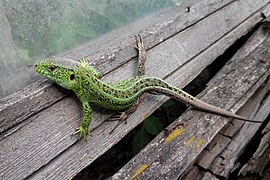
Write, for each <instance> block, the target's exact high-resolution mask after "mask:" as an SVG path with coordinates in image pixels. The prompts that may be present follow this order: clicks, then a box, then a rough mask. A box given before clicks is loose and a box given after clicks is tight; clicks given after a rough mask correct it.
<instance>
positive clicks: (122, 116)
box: [106, 111, 128, 134]
mask: <svg viewBox="0 0 270 180" xmlns="http://www.w3.org/2000/svg"><path fill="white" fill-rule="evenodd" d="M127 118H128V114H127V113H126V112H125V111H123V112H119V113H116V114H114V115H112V116H111V117H110V118H109V119H107V120H106V121H118V123H117V124H116V125H115V127H114V128H113V129H112V130H111V131H110V134H111V133H112V132H113V131H114V130H115V129H116V128H117V127H118V126H119V125H120V124H121V123H122V122H125V124H126V123H127Z"/></svg>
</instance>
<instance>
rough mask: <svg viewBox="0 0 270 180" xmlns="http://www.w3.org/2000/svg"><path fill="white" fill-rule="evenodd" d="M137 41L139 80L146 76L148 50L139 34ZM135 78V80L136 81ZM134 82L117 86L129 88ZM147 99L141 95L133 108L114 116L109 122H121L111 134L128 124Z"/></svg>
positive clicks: (122, 82)
mask: <svg viewBox="0 0 270 180" xmlns="http://www.w3.org/2000/svg"><path fill="white" fill-rule="evenodd" d="M135 39H136V43H137V44H136V46H135V49H137V50H138V61H139V64H138V67H137V75H136V78H139V77H140V76H143V75H145V61H146V49H145V47H144V43H143V39H142V36H141V35H140V34H139V35H137V36H135ZM136 78H135V79H136ZM133 82H134V79H131V80H126V81H121V82H119V83H116V84H115V86H116V87H122V88H125V87H129V86H130V85H132V84H133ZM144 97H145V94H142V95H140V96H139V97H138V98H137V99H136V101H135V102H134V104H133V105H132V106H130V107H129V108H127V109H126V110H125V111H120V112H118V113H116V114H114V115H112V116H111V117H110V118H109V119H108V120H107V121H119V122H118V123H117V124H116V126H115V127H114V128H113V129H112V130H111V132H110V134H111V133H112V132H113V131H114V130H115V129H116V128H117V127H118V126H119V125H120V124H121V123H122V122H125V123H126V122H127V118H128V116H129V114H131V113H133V112H134V111H136V109H137V107H138V106H139V104H140V102H141V101H142V100H143V98H144Z"/></svg>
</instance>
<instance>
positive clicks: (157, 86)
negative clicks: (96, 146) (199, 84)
mask: <svg viewBox="0 0 270 180" xmlns="http://www.w3.org/2000/svg"><path fill="white" fill-rule="evenodd" d="M136 39H137V46H136V48H137V49H138V51H139V59H141V62H140V63H139V67H138V76H137V77H136V78H134V79H127V80H123V81H120V82H118V83H115V84H110V83H106V82H103V81H101V80H100V79H99V78H100V77H101V74H100V73H99V72H98V71H97V70H96V69H95V68H94V67H92V66H90V65H89V64H88V63H87V61H86V60H84V59H83V60H80V61H73V60H69V59H63V58H56V57H53V58H49V59H46V60H42V61H39V62H37V63H36V64H35V65H34V68H35V70H36V71H37V72H38V73H40V74H41V75H42V76H44V77H46V78H47V79H49V80H52V81H54V82H56V83H57V84H59V85H60V86H62V87H63V88H66V89H69V90H72V91H74V92H75V94H76V95H77V96H78V98H79V99H80V101H81V103H82V109H83V118H82V121H81V125H80V127H78V128H77V129H76V132H75V134H77V133H78V134H80V138H81V137H82V136H83V137H84V139H86V135H87V134H89V131H88V126H89V125H90V121H91V115H92V108H91V106H90V103H94V104H96V105H98V106H101V107H104V108H107V109H112V110H118V111H119V110H127V111H126V113H125V112H124V113H122V114H121V115H120V116H118V117H116V118H114V119H116V120H120V121H123V120H126V118H127V116H128V114H130V113H132V112H134V111H135V110H136V108H137V106H138V104H139V102H140V101H141V100H142V98H143V96H142V94H143V93H145V92H152V93H154V94H164V95H167V96H170V97H172V98H174V99H177V100H179V101H182V102H184V103H185V104H188V105H191V106H193V107H195V108H197V109H200V110H203V111H208V112H211V113H214V114H219V115H222V116H226V117H232V118H236V119H240V120H244V121H249V122H256V123H261V122H258V121H253V120H250V119H248V118H245V117H242V116H239V115H236V114H234V113H232V112H229V111H225V110H222V109H220V108H218V107H215V106H212V105H210V104H207V103H205V102H203V101H201V100H199V99H197V98H195V97H193V96H191V95H190V94H188V93H186V92H184V91H183V90H181V89H179V88H177V87H174V86H172V85H170V84H168V83H167V82H165V81H163V80H161V79H158V78H155V77H144V76H142V75H144V61H145V57H144V56H145V52H146V51H145V49H144V46H143V42H142V39H141V37H140V36H138V37H136Z"/></svg>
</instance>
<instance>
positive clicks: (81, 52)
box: [0, 0, 263, 133]
mask: <svg viewBox="0 0 270 180" xmlns="http://www.w3.org/2000/svg"><path fill="white" fill-rule="evenodd" d="M233 1H234V0H210V1H203V2H201V3H199V4H197V5H195V6H193V7H192V8H191V11H190V12H189V13H183V11H181V12H180V13H178V12H177V11H178V9H177V8H176V9H175V10H173V13H175V15H173V17H170V18H169V19H164V20H163V21H161V23H159V24H155V25H153V26H151V27H149V28H148V29H147V30H145V31H144V32H141V34H142V35H143V37H144V40H145V42H146V45H147V49H150V48H152V47H154V46H156V45H157V44H159V43H161V42H162V41H164V40H165V39H167V38H169V37H171V36H173V35H175V33H177V32H180V31H182V30H183V29H185V28H187V27H189V26H190V25H192V24H194V23H196V22H198V21H200V20H201V19H203V18H204V17H206V16H208V15H209V14H211V13H213V12H215V11H216V10H218V9H219V8H221V7H223V6H226V5H228V4H230V3H231V2H233ZM261 6H263V4H258V7H261ZM171 13H172V12H171V11H170V10H169V12H168V11H167V12H163V14H162V16H161V15H160V16H155V17H153V18H152V19H151V22H157V21H160V17H163V16H164V18H166V17H167V14H168V15H171ZM139 23H140V22H138V23H135V24H134V25H131V26H129V27H127V28H126V29H124V30H123V29H122V28H121V29H118V30H115V31H113V32H111V33H109V34H108V35H103V36H102V37H100V38H97V39H95V40H94V41H91V42H90V43H86V44H83V45H82V46H80V47H78V48H75V49H74V50H71V51H69V52H66V53H62V54H59V56H61V57H62V56H63V57H66V58H70V59H78V58H82V57H87V58H88V59H89V62H90V64H92V65H94V66H96V67H97V68H98V69H99V70H100V71H101V72H102V73H103V74H107V73H109V72H110V71H112V70H114V69H116V68H117V67H119V66H121V65H123V64H125V63H126V62H128V61H129V60H131V59H132V58H134V57H135V56H136V55H137V52H136V51H135V49H134V45H135V40H134V38H128V39H127V38H126V37H127V36H132V37H133V36H134V35H136V34H137V33H138V32H140V31H141V30H142V29H143V28H146V27H145V26H146V25H149V24H150V23H149V22H148V23H147V21H146V22H144V23H141V24H139ZM144 25H145V26H144ZM141 26H142V27H141ZM134 27H135V28H134ZM137 27H141V29H140V28H137ZM130 29H132V31H131V30H130ZM134 29H135V30H134ZM133 30H134V31H133ZM123 31H124V32H125V33H124V32H123ZM125 71H126V73H124V74H121V75H120V76H119V77H120V78H125V77H126V74H128V76H131V75H132V72H134V69H126V70H125ZM55 91H56V92H55ZM65 94H66V93H63V92H58V90H57V88H56V86H54V85H52V83H51V82H46V81H45V82H44V81H39V82H37V84H32V85H30V86H29V87H26V88H25V89H23V90H22V91H18V92H17V93H14V94H12V95H10V96H8V97H5V98H3V99H1V100H0V115H1V116H0V133H2V132H4V131H6V130H7V129H9V128H11V127H12V126H14V125H16V124H17V123H20V122H22V121H23V120H25V119H27V118H28V117H31V116H32V115H34V114H35V113H37V112H39V111H41V110H42V109H44V108H46V107H48V106H50V105H51V104H53V103H54V102H57V101H58V100H60V99H62V98H64V97H65ZM29 104H31V106H29ZM16 110H20V112H17V111H16ZM14 112H16V115H14V114H15V113H14ZM17 113H18V115H17Z"/></svg>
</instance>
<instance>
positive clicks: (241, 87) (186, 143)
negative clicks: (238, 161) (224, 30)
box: [111, 37, 270, 179]
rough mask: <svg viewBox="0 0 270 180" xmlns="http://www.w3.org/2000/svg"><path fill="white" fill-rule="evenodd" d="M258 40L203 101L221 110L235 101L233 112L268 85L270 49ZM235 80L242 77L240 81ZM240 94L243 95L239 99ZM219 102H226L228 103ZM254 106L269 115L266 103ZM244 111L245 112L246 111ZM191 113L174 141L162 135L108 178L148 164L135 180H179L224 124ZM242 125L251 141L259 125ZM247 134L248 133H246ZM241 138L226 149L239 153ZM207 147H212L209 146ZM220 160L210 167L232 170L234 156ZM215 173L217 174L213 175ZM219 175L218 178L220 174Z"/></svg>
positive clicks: (120, 176) (224, 72)
mask: <svg viewBox="0 0 270 180" xmlns="http://www.w3.org/2000/svg"><path fill="white" fill-rule="evenodd" d="M261 39H262V37H258V39H254V38H253V41H250V42H248V45H252V46H247V47H245V48H243V49H242V50H240V51H239V52H238V53H237V54H236V55H235V56H234V58H233V59H232V61H230V62H229V63H228V65H227V66H226V67H224V68H223V70H222V71H221V72H220V73H219V74H218V75H217V76H216V78H215V79H214V80H213V81H211V84H209V87H208V89H207V90H205V91H204V93H202V94H204V96H203V97H202V99H204V100H209V101H211V102H214V103H215V102H216V104H219V106H220V107H225V109H230V108H231V107H232V106H233V104H232V102H234V101H238V102H239V103H236V104H235V105H234V106H233V109H234V111H235V110H237V109H239V108H240V107H241V105H242V104H243V101H247V99H248V98H249V97H251V96H252V95H253V94H254V93H255V92H256V90H257V89H258V88H259V87H260V86H261V85H262V84H264V83H265V82H267V81H266V79H267V78H269V76H270V68H269V65H268V64H269V63H270V62H269V58H267V55H268V54H269V53H270V48H268V46H265V44H260V43H258V42H261V41H260V40H261ZM265 43H268V44H269V37H268V40H265ZM254 45H255V47H254ZM259 59H263V60H266V62H265V63H262V62H260V61H258V60H259ZM237 77H242V78H240V79H239V78H237ZM254 78H255V79H256V80H255V79H254ZM253 80H255V81H253ZM240 92H241V93H240ZM243 93H244V94H245V96H244V97H242V98H241V96H243ZM221 99H229V101H224V100H221ZM233 99H234V100H233ZM252 99H253V98H252ZM255 101H256V104H259V103H260V99H259V100H257V99H255ZM248 103H250V102H248ZM239 104H241V105H239ZM253 105H254V104H253ZM248 107H249V106H248ZM255 107H257V108H254V109H253V110H251V111H252V112H253V113H254V112H258V109H264V112H265V115H266V114H269V108H268V109H267V110H266V109H265V108H266V107H269V104H266V105H265V107H263V106H261V107H260V108H258V106H255ZM244 112H245V113H248V111H247V110H245V111H244ZM249 113H250V111H249ZM191 114H192V111H188V112H187V113H185V114H184V115H183V116H182V117H181V118H180V119H181V120H183V119H184V120H188V124H187V125H186V126H185V127H184V128H180V130H179V129H178V130H175V131H174V132H173V133H174V135H176V137H174V138H172V139H173V141H170V142H167V141H168V138H164V135H163V134H162V133H161V134H160V135H158V136H157V137H156V138H155V139H154V140H153V141H152V142H151V143H150V144H149V145H147V147H146V148H145V149H144V150H142V151H141V153H139V154H138V155H137V156H136V157H134V158H133V159H132V160H131V161H130V162H129V163H128V164H127V165H126V166H125V167H123V168H122V169H121V170H120V171H119V172H118V173H116V174H115V175H114V176H113V177H112V178H111V179H129V178H130V177H132V176H133V175H134V174H136V172H137V170H138V169H140V168H141V167H142V166H143V165H147V168H145V169H144V171H143V172H141V174H140V175H139V176H138V177H137V179H149V178H151V179H166V178H167V179H178V178H179V177H181V175H183V173H184V172H185V171H186V169H187V168H188V166H190V165H191V164H192V163H193V162H194V161H195V159H196V158H197V157H198V154H199V153H200V152H201V151H202V149H204V147H205V146H206V145H207V144H208V143H209V142H210V141H211V140H212V139H213V137H214V136H215V135H216V134H217V133H218V132H219V130H220V129H221V128H222V127H223V126H224V125H225V124H226V122H224V121H219V120H217V119H222V118H221V117H216V116H215V117H216V118H213V116H212V115H205V116H200V115H199V114H201V113H198V114H196V115H193V117H191ZM243 115H248V114H243ZM261 115H262V114H261V113H257V114H256V117H255V119H256V120H264V119H265V118H266V116H265V115H264V116H261ZM198 120H199V121H198ZM235 122H236V121H235V120H234V121H233V122H232V123H233V124H234V123H235ZM242 124H244V126H243V128H242V132H245V134H246V136H247V137H250V138H252V136H253V134H254V133H255V132H256V129H258V128H259V126H260V125H259V124H256V125H254V124H252V123H243V122H242ZM246 132H248V134H247V133H246ZM177 133H178V134H177ZM172 135H173V134H172ZM169 137H170V136H169ZM243 137H245V135H243V134H239V136H237V138H235V139H234V141H235V140H236V139H237V141H236V142H241V141H242V142H243V143H242V144H240V145H237V146H236V144H237V143H235V144H232V145H234V146H232V145H230V144H229V146H227V148H228V149H229V150H234V151H235V150H236V149H237V150H238V151H241V149H243V145H245V144H246V140H247V139H246V140H245V141H243ZM166 142H167V143H166ZM225 145H226V144H224V145H222V147H221V148H220V147H219V148H216V146H215V145H213V144H212V149H211V150H212V151H214V153H215V154H218V152H220V150H221V149H222V148H224V147H225ZM230 146H232V147H230ZM209 148H211V146H210V147H209ZM209 148H208V149H209ZM206 151H207V150H206ZM227 152H230V151H227ZM222 157H223V158H224V157H226V159H225V161H223V158H218V159H216V161H217V162H216V164H214V165H213V168H214V167H222V166H217V165H221V164H224V163H225V166H226V167H224V168H222V170H228V171H229V170H230V169H232V167H229V165H230V163H231V162H232V161H229V158H231V160H233V161H234V160H235V158H233V157H237V154H233V153H229V154H228V156H222ZM227 157H228V158H227ZM212 159H213V158H212ZM203 160H204V159H202V160H201V161H200V163H201V162H202V161H203ZM226 160H228V162H226ZM209 164H211V162H210V163H209V162H208V165H209ZM211 165H212V164H211ZM211 167H212V166H211ZM191 173H194V171H191ZM202 173H203V172H202ZM216 173H217V171H215V172H214V173H213V174H216ZM191 175H192V174H189V176H186V177H190V176H191ZM218 175H221V173H219V174H218ZM225 177H227V176H225ZM187 179H188V178H187Z"/></svg>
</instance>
